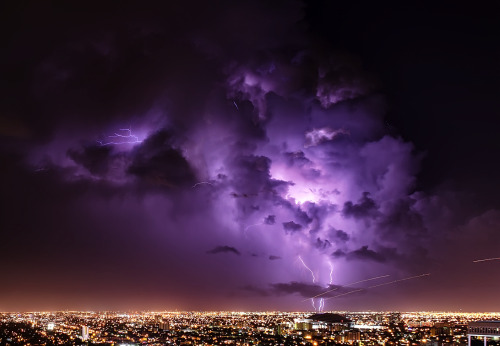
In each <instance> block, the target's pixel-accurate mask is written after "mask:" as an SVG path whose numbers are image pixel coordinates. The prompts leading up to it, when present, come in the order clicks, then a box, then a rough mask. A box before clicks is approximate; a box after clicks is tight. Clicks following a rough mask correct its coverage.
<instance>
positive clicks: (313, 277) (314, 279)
mask: <svg viewBox="0 0 500 346" xmlns="http://www.w3.org/2000/svg"><path fill="white" fill-rule="evenodd" d="M299 260H300V262H302V265H303V266H304V268H306V269H307V270H309V272H310V273H311V276H312V280H313V284H314V283H316V277H315V276H314V272H313V271H312V270H311V268H309V267H308V266H307V265H306V263H305V262H304V260H303V259H302V257H300V256H299ZM311 304H312V307H313V309H314V311H316V306H315V305H314V298H311Z"/></svg>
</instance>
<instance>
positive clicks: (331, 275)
mask: <svg viewBox="0 0 500 346" xmlns="http://www.w3.org/2000/svg"><path fill="white" fill-rule="evenodd" d="M328 264H329V265H330V281H329V282H328V285H331V284H332V282H333V264H332V262H328Z"/></svg>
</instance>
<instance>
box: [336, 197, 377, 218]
mask: <svg viewBox="0 0 500 346" xmlns="http://www.w3.org/2000/svg"><path fill="white" fill-rule="evenodd" d="M376 212H377V204H376V203H375V201H374V200H373V199H371V198H370V193H369V192H363V197H361V199H360V200H359V201H358V203H356V204H354V203H352V202H351V201H348V202H346V203H344V208H343V209H342V214H343V215H344V216H345V217H354V218H358V219H362V218H367V217H373V216H375V215H376Z"/></svg>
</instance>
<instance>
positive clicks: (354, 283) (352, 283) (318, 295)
mask: <svg viewBox="0 0 500 346" xmlns="http://www.w3.org/2000/svg"><path fill="white" fill-rule="evenodd" d="M389 276H390V275H389V274H387V275H382V276H376V277H374V278H370V279H365V280H360V281H356V282H351V283H350V284H347V285H344V286H341V287H349V286H352V285H356V284H360V283H363V282H367V281H372V280H377V279H383V278H386V277H389ZM341 287H336V288H333V289H331V290H328V291H325V292H323V293H320V294H317V295H315V296H314V297H311V298H307V299H304V300H303V301H306V300H308V299H313V298H318V297H321V296H322V295H325V294H327V293H330V292H333V291H336V290H338V289H339V288H341Z"/></svg>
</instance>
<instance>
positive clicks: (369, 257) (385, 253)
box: [332, 245, 403, 263]
mask: <svg viewBox="0 0 500 346" xmlns="http://www.w3.org/2000/svg"><path fill="white" fill-rule="evenodd" d="M332 256H333V257H335V258H342V257H345V258H346V259H347V260H349V261H353V260H359V261H373V262H379V263H384V262H387V261H397V260H403V258H402V256H400V255H399V254H398V252H397V249H395V248H387V247H380V248H379V249H377V251H375V250H372V249H369V248H368V246H367V245H364V246H362V247H360V248H359V249H356V250H353V251H350V252H347V253H346V252H344V251H342V250H340V249H339V250H336V251H335V252H333V253H332Z"/></svg>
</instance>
